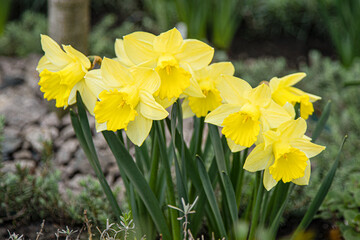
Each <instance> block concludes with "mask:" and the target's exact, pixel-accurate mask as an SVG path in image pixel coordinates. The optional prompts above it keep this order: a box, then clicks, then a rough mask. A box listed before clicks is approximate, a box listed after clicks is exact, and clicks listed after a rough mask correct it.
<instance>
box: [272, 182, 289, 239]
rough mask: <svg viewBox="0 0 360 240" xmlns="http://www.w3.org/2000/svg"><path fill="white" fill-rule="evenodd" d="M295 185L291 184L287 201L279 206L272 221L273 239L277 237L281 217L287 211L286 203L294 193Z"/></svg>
mask: <svg viewBox="0 0 360 240" xmlns="http://www.w3.org/2000/svg"><path fill="white" fill-rule="evenodd" d="M294 186H295V184H291V186H290V189H289V192H288V193H287V195H286V198H285V201H284V202H283V203H282V205H281V207H280V208H279V211H278V212H277V214H276V217H275V219H274V221H272V223H271V226H270V234H271V239H275V237H276V233H277V231H278V229H279V225H280V220H281V217H282V215H283V213H284V211H285V208H286V205H287V204H288V202H289V199H290V195H291V193H292V190H293V189H294Z"/></svg>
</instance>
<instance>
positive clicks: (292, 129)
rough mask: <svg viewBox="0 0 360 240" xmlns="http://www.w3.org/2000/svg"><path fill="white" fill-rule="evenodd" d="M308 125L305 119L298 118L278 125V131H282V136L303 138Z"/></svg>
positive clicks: (285, 137) (289, 138)
mask: <svg viewBox="0 0 360 240" xmlns="http://www.w3.org/2000/svg"><path fill="white" fill-rule="evenodd" d="M306 127H307V126H306V122H305V120H304V119H303V118H298V119H296V120H290V121H287V122H284V123H283V124H281V125H280V126H279V127H278V131H279V132H281V136H282V138H284V139H288V140H291V139H297V138H301V137H302V136H303V135H304V134H305V132H306Z"/></svg>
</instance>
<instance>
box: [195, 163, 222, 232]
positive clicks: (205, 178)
mask: <svg viewBox="0 0 360 240" xmlns="http://www.w3.org/2000/svg"><path fill="white" fill-rule="evenodd" d="M197 166H198V170H199V176H200V179H201V183H202V186H203V189H204V191H205V194H206V197H207V200H208V203H209V206H210V208H211V211H212V213H213V214H214V218H215V219H214V220H215V223H216V226H217V228H218V230H219V235H220V236H221V237H225V236H226V231H225V226H224V223H223V221H222V218H221V214H220V210H219V207H218V204H217V202H216V197H215V193H214V190H213V188H212V185H211V181H210V178H209V175H208V174H207V172H206V169H205V166H204V163H203V161H202V160H201V158H200V157H199V156H197Z"/></svg>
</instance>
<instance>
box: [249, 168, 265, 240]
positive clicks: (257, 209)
mask: <svg viewBox="0 0 360 240" xmlns="http://www.w3.org/2000/svg"><path fill="white" fill-rule="evenodd" d="M258 176H260V180H259V181H258V182H259V185H258V191H257V194H256V202H255V206H254V208H253V210H252V218H251V226H250V233H249V238H248V239H249V240H253V239H255V233H256V228H257V225H258V220H259V214H260V208H261V202H262V199H263V193H264V186H263V184H262V181H261V179H262V178H261V177H262V174H261V173H260V172H258V173H257V177H258Z"/></svg>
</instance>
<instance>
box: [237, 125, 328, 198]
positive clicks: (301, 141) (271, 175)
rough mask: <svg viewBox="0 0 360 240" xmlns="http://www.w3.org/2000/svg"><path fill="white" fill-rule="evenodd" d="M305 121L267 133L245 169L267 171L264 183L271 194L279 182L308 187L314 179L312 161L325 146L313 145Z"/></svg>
mask: <svg viewBox="0 0 360 240" xmlns="http://www.w3.org/2000/svg"><path fill="white" fill-rule="evenodd" d="M305 132H306V122H305V120H304V119H303V118H298V119H297V120H290V121H287V122H285V123H283V124H281V125H280V126H279V127H278V129H277V130H276V131H273V130H268V131H266V132H264V133H263V136H264V142H263V143H260V144H259V145H257V146H256V147H255V148H254V149H253V150H252V152H251V153H250V154H249V156H248V157H247V159H246V161H245V164H244V169H246V170H247V171H250V172H255V171H261V170H264V169H265V171H264V178H263V183H264V187H265V188H266V189H267V190H268V191H269V190H270V189H271V188H273V187H274V186H275V185H276V184H277V182H278V181H280V180H282V181H283V182H284V183H287V182H290V181H291V182H293V183H295V184H298V185H307V184H308V183H309V179H310V172H311V166H310V160H309V159H310V158H312V157H314V156H316V155H318V154H319V153H321V152H322V151H323V150H324V149H325V147H323V146H320V145H317V144H314V143H312V142H310V140H311V139H310V138H308V137H307V136H305V135H304V134H305Z"/></svg>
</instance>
